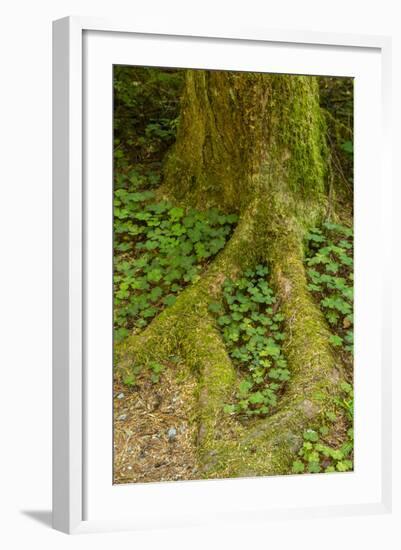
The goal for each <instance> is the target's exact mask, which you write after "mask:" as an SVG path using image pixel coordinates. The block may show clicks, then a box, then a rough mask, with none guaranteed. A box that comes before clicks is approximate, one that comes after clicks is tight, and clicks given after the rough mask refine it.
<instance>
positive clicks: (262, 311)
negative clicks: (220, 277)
mask: <svg viewBox="0 0 401 550" xmlns="http://www.w3.org/2000/svg"><path fill="white" fill-rule="evenodd" d="M209 310H210V311H212V312H213V313H214V314H215V315H216V318H217V324H218V325H219V327H220V329H221V332H222V336H223V339H224V342H225V344H226V346H227V349H228V352H229V355H230V358H231V359H232V361H233V363H234V365H235V366H236V367H237V369H238V372H239V374H240V377H241V381H240V383H239V386H238V390H237V392H236V395H235V402H234V403H232V404H227V405H226V406H225V412H226V413H229V414H238V415H239V416H242V417H252V416H258V417H261V416H266V415H268V414H269V413H270V412H271V410H272V408H273V407H274V406H275V405H276V403H277V399H278V395H279V393H280V392H281V391H282V389H283V386H284V384H285V382H286V381H287V380H288V379H289V377H290V373H289V370H288V369H287V362H286V360H285V358H284V356H283V353H282V349H281V344H282V341H283V340H284V338H285V335H284V333H283V329H282V322H283V320H284V316H283V315H282V314H281V313H280V312H279V310H278V304H277V301H276V298H275V296H274V293H273V291H272V289H271V287H270V286H269V283H268V267H267V266H266V265H258V266H256V268H255V269H254V270H251V269H250V270H247V271H245V273H244V274H243V277H242V278H240V279H238V280H236V281H231V280H226V281H225V283H224V286H223V299H222V302H213V303H211V304H210V305H209Z"/></svg>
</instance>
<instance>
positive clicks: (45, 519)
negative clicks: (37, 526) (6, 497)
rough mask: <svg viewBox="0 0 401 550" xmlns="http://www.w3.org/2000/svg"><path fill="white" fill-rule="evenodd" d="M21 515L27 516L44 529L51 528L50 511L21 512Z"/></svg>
mask: <svg viewBox="0 0 401 550" xmlns="http://www.w3.org/2000/svg"><path fill="white" fill-rule="evenodd" d="M21 514H24V516H27V517H29V518H31V519H33V520H35V521H37V522H38V523H41V524H42V525H46V527H51V526H52V512H51V510H21Z"/></svg>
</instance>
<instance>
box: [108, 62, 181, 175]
mask: <svg viewBox="0 0 401 550" xmlns="http://www.w3.org/2000/svg"><path fill="white" fill-rule="evenodd" d="M113 77H114V117H113V122H114V147H115V150H114V159H115V163H116V166H117V168H118V169H124V168H126V167H127V166H129V165H131V164H133V163H135V164H138V163H139V164H141V163H144V162H148V161H154V160H157V161H159V160H160V156H161V155H162V154H163V153H164V152H165V151H166V149H167V148H168V147H169V145H171V144H172V143H173V141H174V139H175V133H176V126H177V120H178V113H179V98H180V93H181V89H182V85H183V81H184V71H183V70H182V69H181V70H180V69H159V68H156V67H131V66H122V65H116V66H115V67H114V75H113Z"/></svg>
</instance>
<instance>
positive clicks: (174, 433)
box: [167, 428, 177, 441]
mask: <svg viewBox="0 0 401 550" xmlns="http://www.w3.org/2000/svg"><path fill="white" fill-rule="evenodd" d="M176 436H177V430H176V429H175V428H169V429H168V432H167V437H168V440H169V441H174V439H175V438H176Z"/></svg>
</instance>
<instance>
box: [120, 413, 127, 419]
mask: <svg viewBox="0 0 401 550" xmlns="http://www.w3.org/2000/svg"><path fill="white" fill-rule="evenodd" d="M126 418H127V415H126V414H120V416H119V417H118V420H126Z"/></svg>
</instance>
